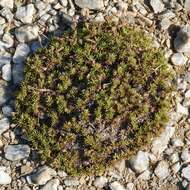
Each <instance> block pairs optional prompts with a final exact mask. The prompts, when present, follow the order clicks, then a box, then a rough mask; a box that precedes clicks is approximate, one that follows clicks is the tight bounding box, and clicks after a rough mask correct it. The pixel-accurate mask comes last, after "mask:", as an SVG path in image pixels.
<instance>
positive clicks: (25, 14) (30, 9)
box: [16, 4, 35, 24]
mask: <svg viewBox="0 0 190 190" xmlns="http://www.w3.org/2000/svg"><path fill="white" fill-rule="evenodd" d="M34 13H35V8H34V5H33V4H28V5H26V6H22V7H18V8H17V11H16V18H18V19H19V20H20V21H21V22H23V23H25V24H30V23H32V20H33V15H34Z"/></svg>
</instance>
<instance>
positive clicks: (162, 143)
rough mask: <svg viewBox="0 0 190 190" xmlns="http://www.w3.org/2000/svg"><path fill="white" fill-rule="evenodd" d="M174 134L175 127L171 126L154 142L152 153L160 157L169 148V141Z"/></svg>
mask: <svg viewBox="0 0 190 190" xmlns="http://www.w3.org/2000/svg"><path fill="white" fill-rule="evenodd" d="M174 132H175V128H174V127H171V126H170V125H168V126H166V128H165V130H164V131H163V132H162V133H161V135H160V137H158V138H155V139H154V140H153V142H152V148H151V151H152V153H153V154H155V155H157V156H159V155H160V154H161V153H162V152H163V151H164V150H165V149H166V148H167V145H168V143H169V140H170V138H171V137H172V136H173V134H174Z"/></svg>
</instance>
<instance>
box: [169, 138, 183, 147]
mask: <svg viewBox="0 0 190 190" xmlns="http://www.w3.org/2000/svg"><path fill="white" fill-rule="evenodd" d="M171 144H172V146H173V147H182V146H183V145H184V143H183V141H182V140H181V139H179V138H173V139H171Z"/></svg>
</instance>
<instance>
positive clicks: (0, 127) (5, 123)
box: [0, 118, 10, 135]
mask: <svg viewBox="0 0 190 190" xmlns="http://www.w3.org/2000/svg"><path fill="white" fill-rule="evenodd" d="M9 126H10V123H9V120H8V118H3V119H1V120H0V135H1V134H2V133H3V132H5V131H6V130H8V129H9Z"/></svg>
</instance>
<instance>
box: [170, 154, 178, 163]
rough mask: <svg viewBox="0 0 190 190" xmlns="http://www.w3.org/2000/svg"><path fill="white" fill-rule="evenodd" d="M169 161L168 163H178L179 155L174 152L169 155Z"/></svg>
mask: <svg viewBox="0 0 190 190" xmlns="http://www.w3.org/2000/svg"><path fill="white" fill-rule="evenodd" d="M169 160H170V162H172V163H176V162H178V161H179V155H178V153H177V152H174V153H173V154H171V155H170V156H169Z"/></svg>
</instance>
